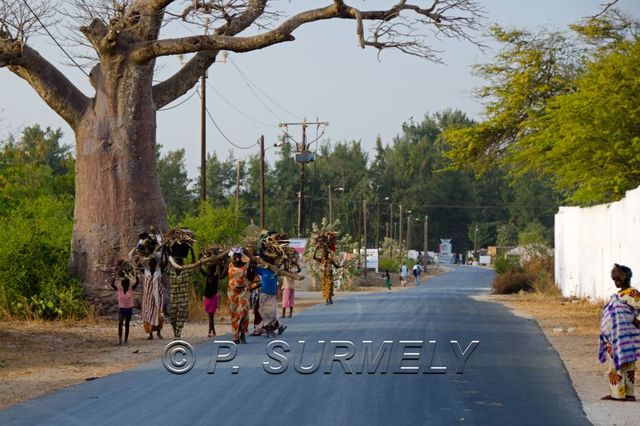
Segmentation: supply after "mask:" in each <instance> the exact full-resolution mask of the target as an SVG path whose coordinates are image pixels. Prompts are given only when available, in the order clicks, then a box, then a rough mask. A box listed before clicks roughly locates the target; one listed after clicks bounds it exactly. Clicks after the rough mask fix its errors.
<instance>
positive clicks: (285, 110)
mask: <svg viewBox="0 0 640 426" xmlns="http://www.w3.org/2000/svg"><path fill="white" fill-rule="evenodd" d="M228 61H229V62H230V63H231V65H233V67H234V68H235V69H236V70H237V71H238V73H240V76H242V77H244V78H245V79H246V80H247V81H249V83H251V84H252V85H253V86H254V87H255V88H256V89H257V90H258V91H259V92H260V93H262V95H263V96H264V97H265V98H267V99H268V100H270V101H271V103H273V104H274V105H275V106H277V107H278V108H280V110H281V111H283V112H285V113H287V114H289V115H290V116H292V117H296V118H299V117H298V115H297V114H294V113H292V112H291V111H289V110H287V109H286V108H284V107H283V106H282V105H280V104H279V103H277V102H276V101H274V100H273V98H271V96H269V95H267V94H266V93H265V92H264V91H263V90H262V89H260V87H259V86H258V85H257V84H255V83H254V82H253V81H251V79H250V78H249V77H248V76H247V75H246V74H245V73H244V72H242V70H241V69H240V68H239V67H238V65H237V64H236V63H235V62H234V61H233V59H231V58H229V59H228ZM282 121H284V120H282Z"/></svg>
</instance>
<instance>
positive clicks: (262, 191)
mask: <svg viewBox="0 0 640 426" xmlns="http://www.w3.org/2000/svg"><path fill="white" fill-rule="evenodd" d="M260 229H261V230H262V229H265V228H264V135H260Z"/></svg>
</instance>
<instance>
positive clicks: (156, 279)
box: [142, 257, 164, 340]
mask: <svg viewBox="0 0 640 426" xmlns="http://www.w3.org/2000/svg"><path fill="white" fill-rule="evenodd" d="M163 296H164V289H163V288H162V271H161V270H160V266H159V265H158V261H157V260H156V259H155V257H152V258H151V259H149V261H148V262H147V264H146V265H145V267H144V280H143V281H142V325H143V327H144V332H145V333H148V334H149V340H153V332H154V331H155V332H156V333H157V335H158V339H162V334H160V330H162V323H163V320H162V310H163V307H164V303H163Z"/></svg>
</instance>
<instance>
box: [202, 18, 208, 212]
mask: <svg viewBox="0 0 640 426" xmlns="http://www.w3.org/2000/svg"><path fill="white" fill-rule="evenodd" d="M208 32H209V18H207V19H206V20H205V23H204V33H205V35H206V34H207V33H208ZM205 201H207V71H206V70H205V71H204V72H203V73H202V76H200V202H205Z"/></svg>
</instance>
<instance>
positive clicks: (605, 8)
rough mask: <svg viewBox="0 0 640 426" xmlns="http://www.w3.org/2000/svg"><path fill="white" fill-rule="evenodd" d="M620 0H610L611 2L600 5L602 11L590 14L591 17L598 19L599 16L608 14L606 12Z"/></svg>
mask: <svg viewBox="0 0 640 426" xmlns="http://www.w3.org/2000/svg"><path fill="white" fill-rule="evenodd" d="M618 1H619V0H613V1H609V2H607V3H602V4H601V5H600V7H602V10H600V12H598V13H596V14H595V15H593V16H590V18H592V19H596V18H599V17H601V16H602V15H604V14H606V13H607V11H608V10H609V9H610V8H612V7H613V6H615V5H616V3H618Z"/></svg>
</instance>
